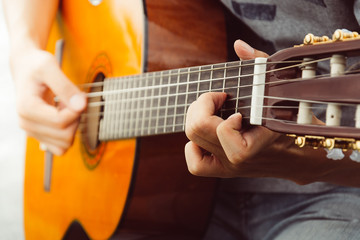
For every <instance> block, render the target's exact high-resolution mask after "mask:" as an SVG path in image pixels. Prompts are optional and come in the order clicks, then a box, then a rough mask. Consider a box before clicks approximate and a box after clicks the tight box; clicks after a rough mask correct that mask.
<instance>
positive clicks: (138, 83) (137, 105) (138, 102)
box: [133, 78, 143, 136]
mask: <svg viewBox="0 0 360 240" xmlns="http://www.w3.org/2000/svg"><path fill="white" fill-rule="evenodd" d="M134 81H135V99H134V102H135V103H134V105H135V107H134V109H136V110H135V113H134V118H135V126H134V131H133V133H134V134H133V136H138V135H139V133H140V131H139V125H141V124H139V120H140V119H139V116H140V105H141V100H142V99H141V92H142V91H141V85H142V84H141V83H142V82H143V80H142V79H139V78H134ZM137 89H139V90H137Z"/></svg>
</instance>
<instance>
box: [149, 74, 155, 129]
mask: <svg viewBox="0 0 360 240" xmlns="http://www.w3.org/2000/svg"><path fill="white" fill-rule="evenodd" d="M155 75H156V73H150V76H151V78H152V84H151V86H153V87H154V86H155V82H156V76H155ZM154 93H155V88H151V94H150V98H151V100H150V108H149V109H150V111H149V119H148V121H149V124H148V133H147V134H148V135H150V134H152V132H151V126H152V121H151V118H152V116H153V110H152V109H153V105H154V102H155V97H154Z"/></svg>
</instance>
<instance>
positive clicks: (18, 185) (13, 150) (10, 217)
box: [0, 1, 25, 240]
mask: <svg viewBox="0 0 360 240" xmlns="http://www.w3.org/2000/svg"><path fill="white" fill-rule="evenodd" d="M8 52H9V42H8V35H7V30H6V26H5V21H4V15H3V9H2V2H1V1H0V239H2V240H7V239H11V240H12V239H16V240H17V239H23V238H24V230H23V178H24V177H23V176H24V153H25V150H24V147H25V135H24V132H23V131H21V130H20V129H19V127H18V120H17V116H16V110H15V89H14V86H13V83H12V79H11V75H10V70H9V64H8Z"/></svg>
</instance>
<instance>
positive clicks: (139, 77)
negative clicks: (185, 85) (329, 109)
mask: <svg viewBox="0 0 360 240" xmlns="http://www.w3.org/2000/svg"><path fill="white" fill-rule="evenodd" d="M324 59H326V58H324ZM250 61H251V60H246V61H233V62H228V63H217V64H212V65H211V64H209V65H203V66H193V67H186V68H178V69H171V70H164V71H155V72H146V73H142V74H134V75H127V76H119V77H109V78H105V79H109V80H131V81H134V80H144V78H145V79H147V78H148V77H159V75H156V74H160V73H163V72H172V71H177V72H176V73H170V74H166V75H164V74H163V75H162V77H173V76H176V77H177V76H180V75H188V74H194V73H203V72H209V71H218V70H228V69H232V68H234V69H235V70H236V69H237V68H239V67H248V66H255V65H260V64H270V63H271V64H282V63H299V62H301V63H302V64H304V62H303V61H301V60H291V61H290V60H288V61H277V62H267V63H249V64H241V63H242V62H250ZM316 61H321V59H319V60H313V61H307V62H306V63H307V64H311V63H313V62H316ZM234 63H240V65H233V66H226V65H228V64H234ZM214 65H225V66H224V67H218V68H211V66H214ZM205 67H210V69H201V68H205ZM191 68H198V69H199V70H195V71H189V70H191ZM181 70H187V71H186V72H181ZM134 78H135V79H134ZM103 85H104V83H103V82H93V83H83V84H78V85H77V86H78V87H81V88H90V87H101V86H103Z"/></svg>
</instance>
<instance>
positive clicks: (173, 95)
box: [88, 70, 360, 108]
mask: <svg viewBox="0 0 360 240" xmlns="http://www.w3.org/2000/svg"><path fill="white" fill-rule="evenodd" d="M356 72H360V70H353V71H351V72H349V71H347V72H346V73H347V74H348V73H356ZM326 76H330V74H328V73H327V74H322V75H317V76H316V77H314V78H295V79H287V80H279V81H274V82H270V83H265V84H249V85H243V86H231V87H226V88H217V89H211V90H201V91H192V92H182V93H172V94H165V95H157V96H146V97H145V96H144V97H137V98H129V99H120V100H107V101H106V102H104V101H98V102H89V103H88V107H89V108H93V107H99V106H104V105H105V104H106V105H112V104H120V103H124V102H125V103H126V102H133V101H148V100H151V99H162V98H171V97H176V96H183V95H194V94H202V93H206V92H221V91H222V90H223V89H224V90H235V89H239V88H240V89H241V88H245V87H250V86H251V87H252V86H256V85H271V84H279V83H291V82H300V81H308V80H314V79H318V80H320V79H321V78H322V77H326ZM234 99H236V98H234ZM238 99H239V98H238ZM289 100H290V99H289Z"/></svg>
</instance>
